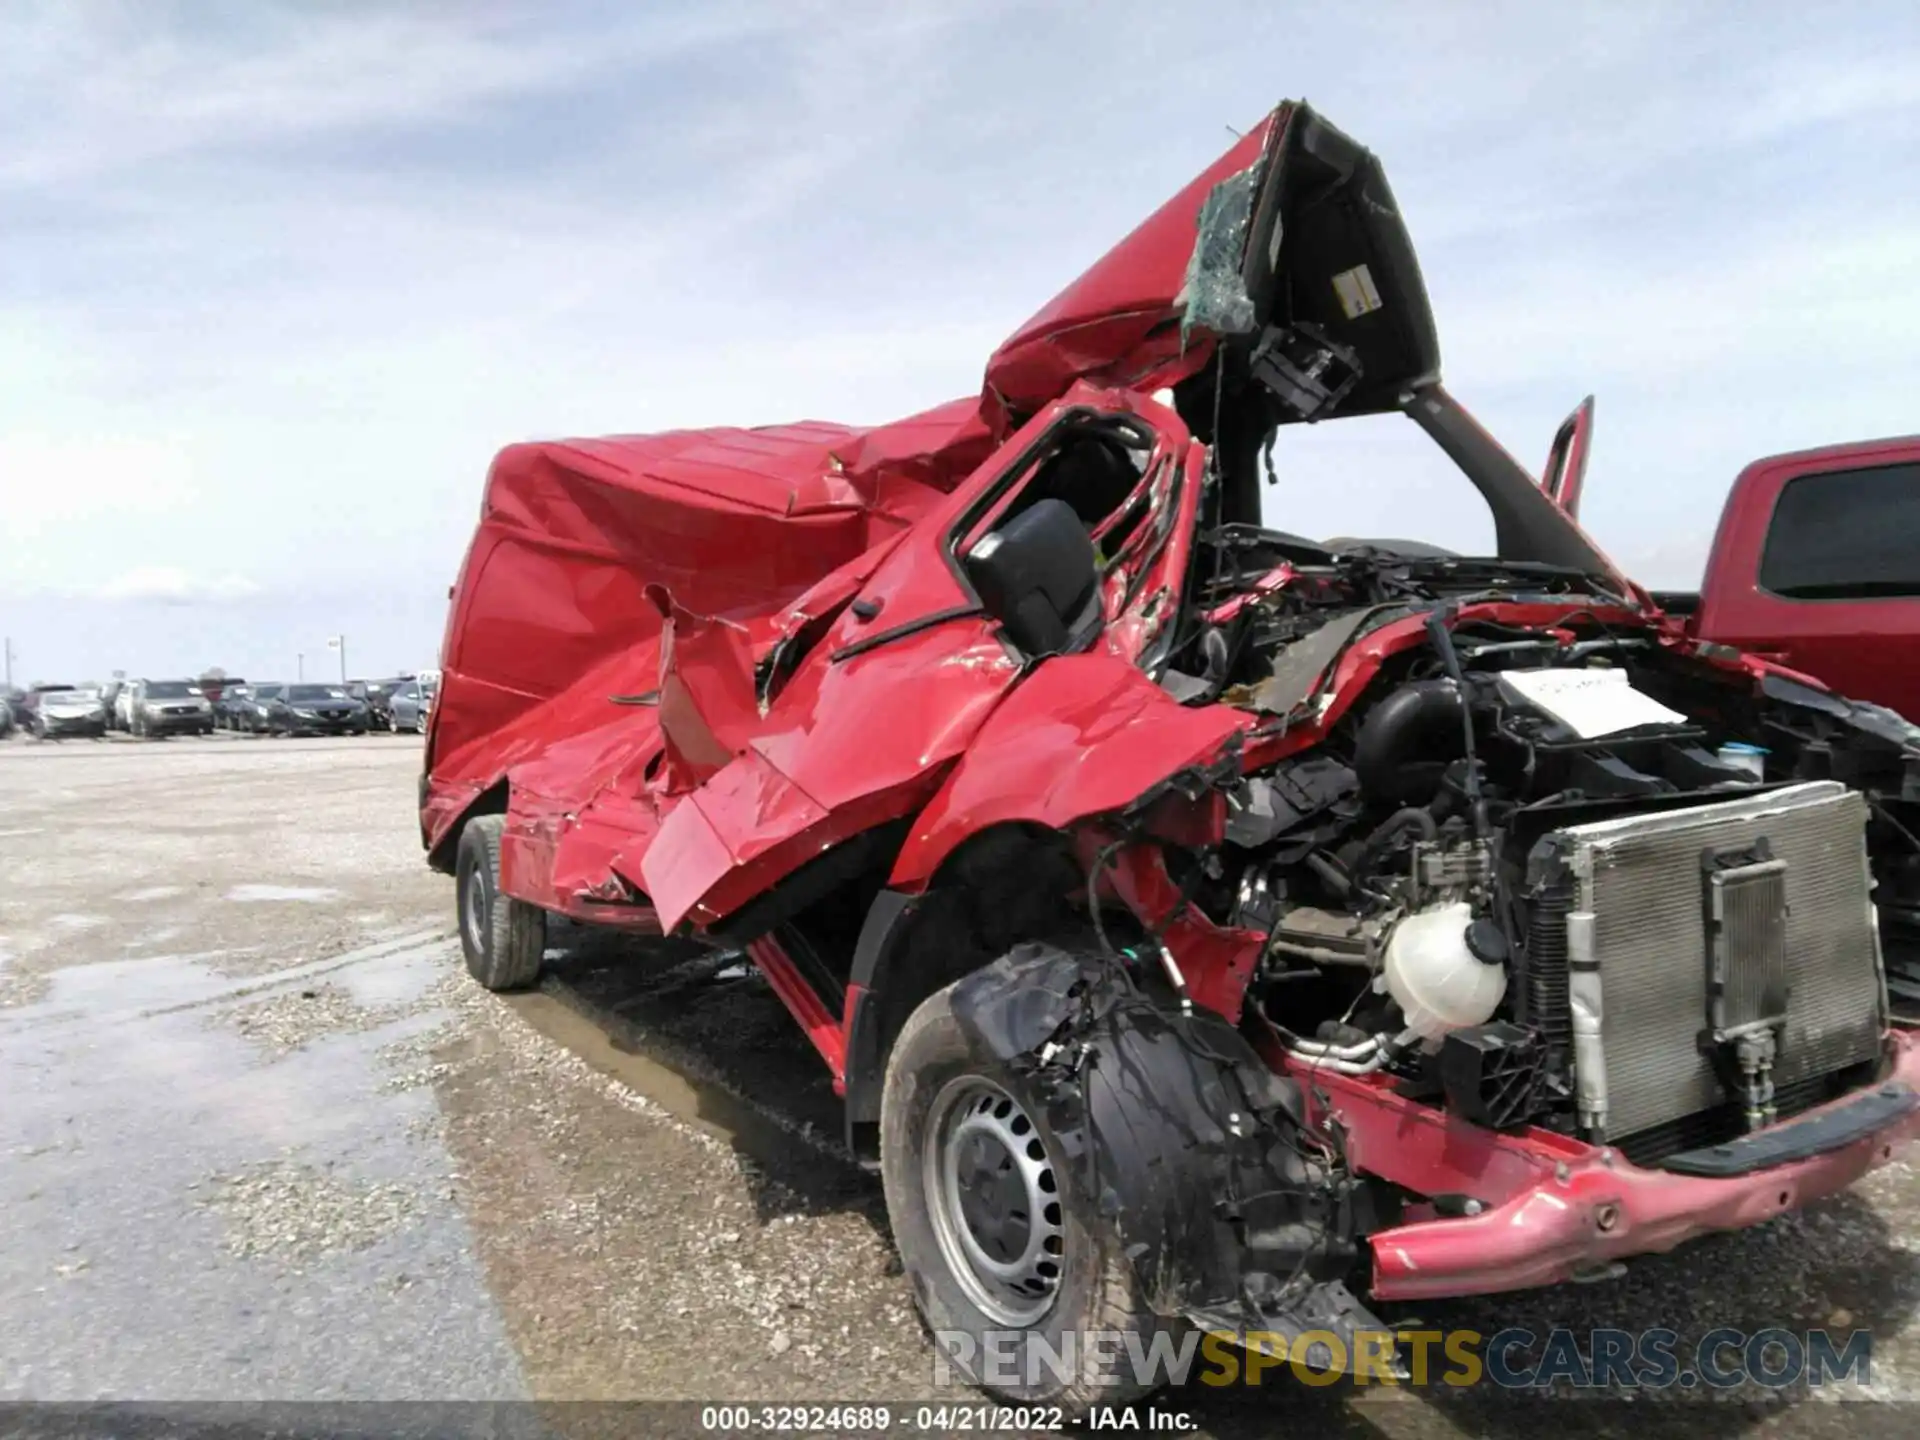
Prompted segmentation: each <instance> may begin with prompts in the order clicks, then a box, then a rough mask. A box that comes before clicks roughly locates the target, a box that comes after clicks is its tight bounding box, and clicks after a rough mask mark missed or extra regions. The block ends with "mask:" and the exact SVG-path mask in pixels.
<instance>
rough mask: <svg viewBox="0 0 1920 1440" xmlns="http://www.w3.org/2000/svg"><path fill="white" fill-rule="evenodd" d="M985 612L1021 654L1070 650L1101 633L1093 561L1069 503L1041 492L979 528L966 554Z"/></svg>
mask: <svg viewBox="0 0 1920 1440" xmlns="http://www.w3.org/2000/svg"><path fill="white" fill-rule="evenodd" d="M965 565H966V571H967V578H968V579H970V580H971V581H972V582H973V587H974V589H975V590H977V591H978V592H979V594H980V600H981V604H982V605H983V606H984V607H985V609H986V612H987V613H988V614H989V615H991V616H993V617H994V618H995V619H996V620H998V621H999V622H1000V624H1001V627H1002V629H1003V630H1004V631H1005V632H1006V636H1007V638H1008V639H1009V640H1011V641H1012V642H1013V643H1014V645H1015V646H1017V647H1018V648H1019V650H1020V652H1021V653H1022V654H1023V655H1027V656H1029V657H1032V658H1036V659H1037V658H1039V657H1041V656H1044V655H1063V654H1070V653H1072V652H1074V651H1077V650H1083V649H1085V648H1086V647H1087V646H1088V645H1089V644H1091V643H1092V642H1093V638H1094V636H1096V635H1098V634H1099V633H1100V622H1101V618H1102V617H1101V609H1100V569H1099V563H1098V560H1097V558H1096V557H1095V554H1094V549H1093V540H1092V538H1091V537H1090V536H1089V535H1088V534H1087V527H1086V526H1085V525H1083V524H1082V523H1081V521H1080V517H1079V516H1078V515H1076V514H1074V513H1073V507H1072V506H1071V505H1068V504H1067V503H1066V501H1064V500H1057V499H1046V500H1041V501H1038V502H1037V503H1035V504H1033V505H1031V506H1029V507H1028V508H1027V509H1025V510H1022V511H1021V512H1020V513H1019V514H1017V515H1015V516H1014V517H1013V518H1012V519H1010V520H1008V521H1006V522H1005V523H1004V524H1002V525H1001V526H1000V527H999V528H998V529H996V530H993V531H991V532H990V533H989V534H987V535H986V536H984V537H983V538H982V539H981V540H980V542H979V543H978V544H977V545H975V546H974V547H973V550H972V552H971V553H970V554H969V555H968V556H967V557H966V561H965Z"/></svg>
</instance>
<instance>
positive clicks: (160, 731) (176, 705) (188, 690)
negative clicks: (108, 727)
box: [128, 680, 213, 740]
mask: <svg viewBox="0 0 1920 1440" xmlns="http://www.w3.org/2000/svg"><path fill="white" fill-rule="evenodd" d="M128 710H129V715H130V718H131V725H130V728H131V730H132V732H133V733H134V734H135V735H138V736H139V737H140V738H142V739H144V740H163V739H165V738H166V737H168V736H169V735H211V734H212V733H213V706H212V705H211V704H209V703H208V701H207V697H206V696H204V695H202V694H201V693H200V687H199V685H198V684H197V683H196V682H195V681H192V680H136V681H135V682H134V684H133V699H132V700H131V701H130V702H129V704H128Z"/></svg>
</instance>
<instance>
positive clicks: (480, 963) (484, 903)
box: [453, 815, 547, 991]
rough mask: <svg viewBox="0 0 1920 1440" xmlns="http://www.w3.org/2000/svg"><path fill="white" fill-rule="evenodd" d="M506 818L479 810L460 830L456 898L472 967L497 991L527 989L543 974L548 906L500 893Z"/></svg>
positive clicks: (462, 943) (462, 946) (462, 941)
mask: <svg viewBox="0 0 1920 1440" xmlns="http://www.w3.org/2000/svg"><path fill="white" fill-rule="evenodd" d="M505 828H506V819H505V817H504V816H500V815H476V816H475V817H474V818H473V819H471V820H469V821H468V822H467V823H466V826H465V828H463V829H462V830H461V832H460V847H459V850H458V852H457V858H456V860H455V864H454V887H453V888H454V904H455V907H456V910H457V913H458V915H459V918H460V950H461V953H462V954H463V955H465V956H466V961H467V973H468V974H469V975H471V976H473V978H474V979H475V980H477V981H479V982H480V984H481V985H482V986H483V987H484V988H486V989H488V990H494V991H501V990H524V989H526V988H527V987H528V986H529V985H532V984H533V983H534V982H535V981H536V980H538V979H539V978H540V958H541V956H542V955H543V954H544V953H545V951H546V948H547V912H546V911H544V910H542V909H541V908H540V907H539V906H538V905H529V904H527V903H526V902H525V901H524V900H516V899H514V898H513V897H512V896H511V895H502V894H501V893H500V835H501V832H502V831H504V830H505Z"/></svg>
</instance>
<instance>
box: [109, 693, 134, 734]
mask: <svg viewBox="0 0 1920 1440" xmlns="http://www.w3.org/2000/svg"><path fill="white" fill-rule="evenodd" d="M139 686H140V682H139V681H138V680H123V681H121V682H120V688H119V690H117V691H116V692H114V697H113V704H112V705H111V706H110V707H108V710H107V724H108V726H109V727H111V728H112V729H115V730H119V731H123V732H125V733H126V734H129V735H130V734H132V733H133V698H134V695H135V694H136V693H137V692H138V690H139Z"/></svg>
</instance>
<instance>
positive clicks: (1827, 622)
mask: <svg viewBox="0 0 1920 1440" xmlns="http://www.w3.org/2000/svg"><path fill="white" fill-rule="evenodd" d="M1592 444H1593V399H1592V397H1588V399H1587V400H1586V401H1584V402H1583V403H1582V404H1581V405H1580V406H1579V408H1577V409H1576V410H1575V411H1574V412H1573V414H1571V415H1569V416H1568V417H1567V419H1566V422H1565V423H1564V424H1563V425H1561V427H1560V431H1559V434H1558V435H1556V436H1555V438H1554V443H1553V447H1552V449H1551V451H1550V452H1549V454H1548V458H1547V468H1546V472H1545V474H1544V475H1543V476H1542V479H1541V485H1542V488H1544V489H1545V490H1546V492H1547V494H1548V495H1549V496H1551V497H1552V498H1553V499H1554V500H1556V501H1558V502H1559V504H1560V508H1561V509H1563V510H1565V511H1566V512H1567V514H1569V515H1571V516H1573V517H1575V518H1576V519H1577V518H1578V517H1579V514H1580V496H1581V492H1582V490H1583V489H1584V484H1585V478H1586V474H1585V472H1586V457H1587V454H1588V452H1589V451H1590V450H1591V448H1592ZM1916 535H1920V435H1908V436H1903V437H1896V438H1892V439H1886V440H1863V441H1856V442H1854V443H1852V444H1847V445H1830V446H1826V447H1824V448H1822V449H1818V450H1799V451H1794V452H1792V453H1790V454H1785V455H1769V456H1767V457H1766V458H1765V459H1762V460H1756V461H1754V462H1753V463H1752V464H1751V465H1749V466H1747V467H1746V469H1744V470H1742V471H1741V472H1740V474H1739V476H1738V477H1737V478H1736V479H1735V480H1734V482H1733V488H1732V490H1731V491H1729V492H1728V494H1727V500H1726V504H1725V506H1724V507H1723V508H1722V509H1721V512H1720V525H1719V528H1718V530H1717V531H1716V532H1715V533H1714V537H1713V548H1712V549H1711V550H1710V551H1709V552H1708V554H1707V568H1706V574H1705V576H1704V577H1703V578H1702V580H1701V583H1700V588H1699V589H1698V590H1697V591H1696V590H1656V591H1653V592H1651V594H1652V598H1653V600H1654V601H1655V603H1656V604H1658V605H1659V607H1660V608H1661V609H1662V610H1663V611H1665V612H1666V614H1667V615H1668V616H1669V617H1671V620H1672V628H1673V629H1674V630H1675V631H1677V632H1679V633H1681V634H1684V635H1685V636H1686V637H1687V638H1688V639H1689V640H1693V641H1698V642H1705V643H1707V644H1710V645H1720V646H1723V647H1726V648H1729V649H1734V650H1744V651H1746V652H1747V653H1749V654H1755V655H1764V656H1766V657H1767V658H1768V659H1769V660H1772V661H1774V662H1776V663H1778V664H1780V665H1784V666H1789V667H1791V668H1792V669H1794V670H1797V671H1799V672H1801V673H1802V674H1805V675H1811V676H1813V677H1814V678H1815V679H1817V680H1820V681H1823V682H1825V683H1826V684H1828V685H1831V686H1832V687H1833V688H1834V689H1836V690H1838V691H1840V692H1841V693H1843V694H1846V695H1850V696H1852V697H1853V698H1854V699H1856V700H1867V701H1871V702H1872V703H1874V704H1876V705H1885V706H1887V707H1888V708H1890V709H1893V710H1897V711H1899V712H1900V713H1901V714H1903V715H1904V716H1906V718H1907V719H1908V720H1920V544H1917V543H1916V542H1915V538H1914V537H1915V536H1916Z"/></svg>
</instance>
